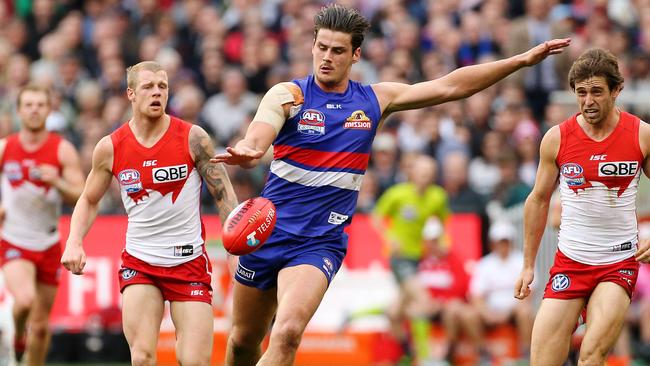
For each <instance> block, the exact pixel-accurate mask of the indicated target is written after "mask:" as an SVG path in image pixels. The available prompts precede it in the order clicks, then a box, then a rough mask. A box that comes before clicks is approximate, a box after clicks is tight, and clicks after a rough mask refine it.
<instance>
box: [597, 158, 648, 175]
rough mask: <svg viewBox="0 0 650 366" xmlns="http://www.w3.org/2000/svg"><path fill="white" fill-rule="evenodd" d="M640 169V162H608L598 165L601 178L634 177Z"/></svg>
mask: <svg viewBox="0 0 650 366" xmlns="http://www.w3.org/2000/svg"><path fill="white" fill-rule="evenodd" d="M638 168H639V162H638V161H608V162H604V163H598V176H599V177H633V176H635V175H636V171H637V170H638Z"/></svg>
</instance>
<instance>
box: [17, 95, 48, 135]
mask: <svg viewBox="0 0 650 366" xmlns="http://www.w3.org/2000/svg"><path fill="white" fill-rule="evenodd" d="M17 112H18V116H19V117H20V120H21V122H22V126H23V127H24V128H26V129H27V130H29V131H33V132H36V131H41V130H44V129H45V120H46V119H47V116H48V115H49V114H50V102H49V101H48V99H47V94H45V93H44V92H41V91H36V90H26V91H24V92H23V94H22V95H21V96H20V103H19V104H18V108H17Z"/></svg>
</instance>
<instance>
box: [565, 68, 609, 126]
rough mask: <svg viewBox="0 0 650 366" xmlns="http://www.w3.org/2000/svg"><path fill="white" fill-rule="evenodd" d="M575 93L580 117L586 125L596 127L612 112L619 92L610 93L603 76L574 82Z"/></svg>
mask: <svg viewBox="0 0 650 366" xmlns="http://www.w3.org/2000/svg"><path fill="white" fill-rule="evenodd" d="M575 92H576V96H577V97H578V106H579V107H580V113H582V117H584V119H585V121H586V122H587V123H589V124H591V125H598V124H601V123H603V122H604V121H605V120H606V119H607V118H608V116H609V114H610V113H611V112H612V110H614V106H615V103H616V97H618V94H619V93H620V90H614V91H610V90H609V86H608V85H607V81H606V80H605V78H604V77H603V76H593V77H591V78H589V79H587V80H583V81H579V82H576V84H575Z"/></svg>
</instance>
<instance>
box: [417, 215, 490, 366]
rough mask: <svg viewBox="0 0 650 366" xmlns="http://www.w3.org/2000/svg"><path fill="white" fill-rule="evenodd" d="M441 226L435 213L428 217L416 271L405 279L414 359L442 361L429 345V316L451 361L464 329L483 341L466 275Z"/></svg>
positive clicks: (478, 343)
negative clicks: (442, 337)
mask: <svg viewBox="0 0 650 366" xmlns="http://www.w3.org/2000/svg"><path fill="white" fill-rule="evenodd" d="M443 238H444V228H443V226H442V223H441V222H440V220H439V219H438V218H437V217H435V216H434V217H430V218H429V219H427V221H426V223H425V224H424V228H423V229H422V246H423V248H424V255H423V257H422V260H421V261H420V264H419V265H418V270H417V274H416V275H415V277H413V278H411V279H409V280H408V281H407V283H406V289H407V291H408V292H409V293H410V294H411V295H410V299H411V300H410V301H409V303H408V304H407V306H406V311H407V314H408V317H409V318H410V319H411V324H412V329H411V331H412V333H413V338H414V342H415V347H416V351H417V352H416V353H417V359H418V360H420V361H421V362H423V363H424V364H428V363H426V362H429V361H441V359H439V357H437V356H439V355H433V354H432V353H431V350H430V349H429V348H430V347H429V344H430V343H431V342H430V341H429V335H430V330H429V320H430V319H433V320H434V321H436V322H440V323H441V324H442V326H443V327H444V330H445V336H446V342H445V347H444V348H445V351H444V352H443V354H442V358H444V359H445V360H447V361H449V362H452V361H453V359H452V358H453V353H454V348H455V347H454V346H455V345H456V344H457V342H458V340H459V339H458V338H459V335H460V333H461V331H462V332H464V333H465V334H466V335H468V336H469V337H470V340H471V341H472V342H473V343H474V344H476V345H477V346H479V345H480V344H481V342H482V338H481V334H480V333H479V332H478V330H479V329H478V328H476V327H474V324H473V323H472V321H471V320H472V319H473V317H475V315H473V314H472V312H474V308H473V307H472V306H470V305H469V303H468V302H467V297H466V296H467V288H468V284H469V276H468V274H467V272H466V271H465V266H464V263H463V262H462V259H461V258H457V257H455V256H454V255H453V254H451V252H450V251H449V249H450V248H449V245H446V244H445V242H446V241H445V240H444V239H443Z"/></svg>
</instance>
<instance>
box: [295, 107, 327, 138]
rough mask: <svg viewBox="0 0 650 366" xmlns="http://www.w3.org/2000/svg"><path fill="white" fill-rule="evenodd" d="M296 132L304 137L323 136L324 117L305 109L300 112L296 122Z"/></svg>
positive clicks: (314, 111)
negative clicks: (298, 119)
mask: <svg viewBox="0 0 650 366" xmlns="http://www.w3.org/2000/svg"><path fill="white" fill-rule="evenodd" d="M298 132H300V133H303V134H305V135H324V134H325V115H324V114H323V113H321V112H320V111H317V110H315V109H307V110H306V111H304V112H302V116H300V121H298Z"/></svg>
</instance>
